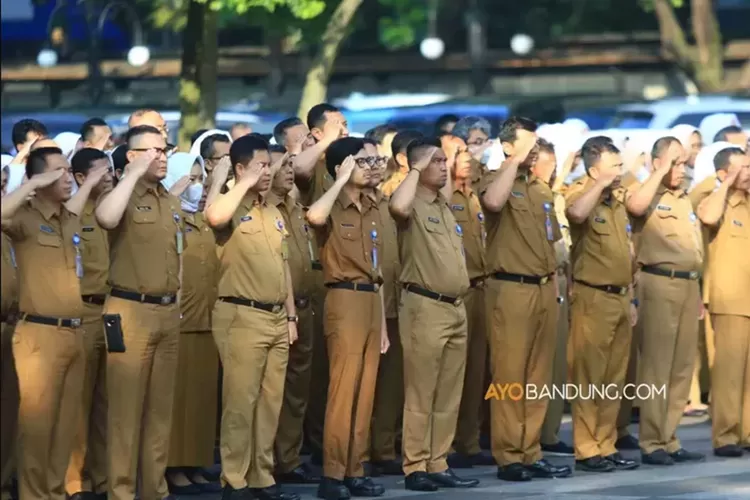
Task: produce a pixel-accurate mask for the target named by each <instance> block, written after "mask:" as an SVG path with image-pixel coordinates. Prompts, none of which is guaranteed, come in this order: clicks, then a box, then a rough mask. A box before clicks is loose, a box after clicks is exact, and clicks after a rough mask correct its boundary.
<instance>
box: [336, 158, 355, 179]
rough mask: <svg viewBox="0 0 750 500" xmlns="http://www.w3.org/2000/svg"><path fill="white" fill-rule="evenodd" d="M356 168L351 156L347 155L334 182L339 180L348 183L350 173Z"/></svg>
mask: <svg viewBox="0 0 750 500" xmlns="http://www.w3.org/2000/svg"><path fill="white" fill-rule="evenodd" d="M356 166H357V162H356V161H355V160H354V157H353V156H351V155H349V156H347V157H346V158H344V161H343V162H342V163H341V166H340V167H339V172H338V174H337V175H336V180H338V179H341V181H342V182H348V181H349V179H350V178H351V176H352V172H354V167H356Z"/></svg>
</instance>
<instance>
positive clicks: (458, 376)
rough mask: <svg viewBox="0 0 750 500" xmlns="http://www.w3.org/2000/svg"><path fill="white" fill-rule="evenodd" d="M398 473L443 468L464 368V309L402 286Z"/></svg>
mask: <svg viewBox="0 0 750 500" xmlns="http://www.w3.org/2000/svg"><path fill="white" fill-rule="evenodd" d="M399 328H400V332H401V344H402V346H403V348H404V387H405V391H404V394H405V399H404V430H403V443H404V446H403V447H404V464H403V468H404V474H405V475H407V476H408V475H409V474H411V473H413V472H428V473H437V472H443V471H445V470H446V469H448V463H447V462H446V457H447V456H448V452H449V450H450V448H451V443H452V442H453V437H454V436H455V432H456V423H457V422H458V411H459V407H460V405H461V391H462V389H463V385H464V371H465V368H466V340H467V335H468V334H467V331H466V330H467V329H466V309H465V307H464V305H463V303H459V304H458V305H452V304H446V303H445V302H438V301H436V300H433V299H428V298H427V297H422V296H421V295H416V294H414V293H409V292H404V293H403V295H402V296H401V307H400V308H399Z"/></svg>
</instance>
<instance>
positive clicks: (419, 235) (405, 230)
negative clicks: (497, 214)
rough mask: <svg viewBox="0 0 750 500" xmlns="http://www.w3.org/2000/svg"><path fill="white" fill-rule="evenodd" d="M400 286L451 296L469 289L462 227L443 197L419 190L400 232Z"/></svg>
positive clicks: (456, 295) (458, 295)
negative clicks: (419, 288) (403, 284)
mask: <svg viewBox="0 0 750 500" xmlns="http://www.w3.org/2000/svg"><path fill="white" fill-rule="evenodd" d="M398 239H399V252H400V254H401V262H402V263H403V265H402V268H401V283H405V284H407V283H411V284H414V285H417V286H419V287H422V288H426V289H427V290H431V291H433V292H435V293H439V294H441V295H446V296H448V297H461V296H463V295H464V294H465V293H466V291H467V290H468V289H469V274H468V272H467V271H466V259H465V257H464V250H463V238H462V236H461V226H460V225H459V224H458V223H457V222H456V219H455V218H454V217H453V213H452V212H451V210H450V207H449V206H448V201H447V200H446V199H445V198H444V197H443V196H442V195H441V194H439V193H438V194H437V195H435V194H430V193H426V192H425V191H423V190H421V189H418V190H417V194H416V196H415V197H414V204H413V205H412V213H411V217H409V220H408V221H406V222H404V223H403V224H401V225H400V227H399V231H398Z"/></svg>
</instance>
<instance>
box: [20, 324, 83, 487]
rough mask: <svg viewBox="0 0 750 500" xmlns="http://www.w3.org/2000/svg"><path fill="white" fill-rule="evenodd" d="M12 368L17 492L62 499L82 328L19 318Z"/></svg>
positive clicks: (79, 381) (74, 421)
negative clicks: (15, 381)
mask: <svg viewBox="0 0 750 500" xmlns="http://www.w3.org/2000/svg"><path fill="white" fill-rule="evenodd" d="M13 356H14V357H15V360H16V370H17V372H18V389H19V394H20V406H19V411H18V492H19V495H20V499H21V500H37V499H45V500H47V499H49V500H65V472H66V470H67V468H68V461H69V460H70V452H71V451H72V450H73V442H74V438H75V434H76V428H77V427H78V414H79V412H80V409H81V391H82V389H83V376H84V364H85V361H84V353H83V332H82V331H81V330H80V329H74V328H61V327H57V326H48V325H39V324H35V323H27V322H25V321H21V322H20V323H18V326H16V332H15V335H14V336H13Z"/></svg>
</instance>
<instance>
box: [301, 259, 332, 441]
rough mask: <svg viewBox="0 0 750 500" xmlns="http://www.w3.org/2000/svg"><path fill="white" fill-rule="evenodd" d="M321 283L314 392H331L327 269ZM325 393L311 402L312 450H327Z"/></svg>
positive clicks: (308, 431)
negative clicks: (326, 329)
mask: <svg viewBox="0 0 750 500" xmlns="http://www.w3.org/2000/svg"><path fill="white" fill-rule="evenodd" d="M317 276H319V279H320V286H318V287H316V288H315V292H314V293H313V296H312V297H311V301H312V307H313V354H312V364H311V367H310V391H311V392H312V393H313V394H328V369H329V366H328V365H329V363H328V346H327V345H326V337H325V334H324V328H323V323H324V320H323V318H324V314H323V313H324V304H325V297H326V294H327V293H328V289H327V288H325V287H324V286H323V284H322V281H323V273H322V272H318V273H317ZM327 401H328V400H327V398H325V397H320V396H318V397H312V398H310V399H309V400H308V402H307V412H306V414H305V423H304V433H305V436H306V438H307V442H308V443H309V445H310V448H311V452H313V453H320V455H321V456H322V454H323V427H324V422H325V417H326V403H327Z"/></svg>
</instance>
